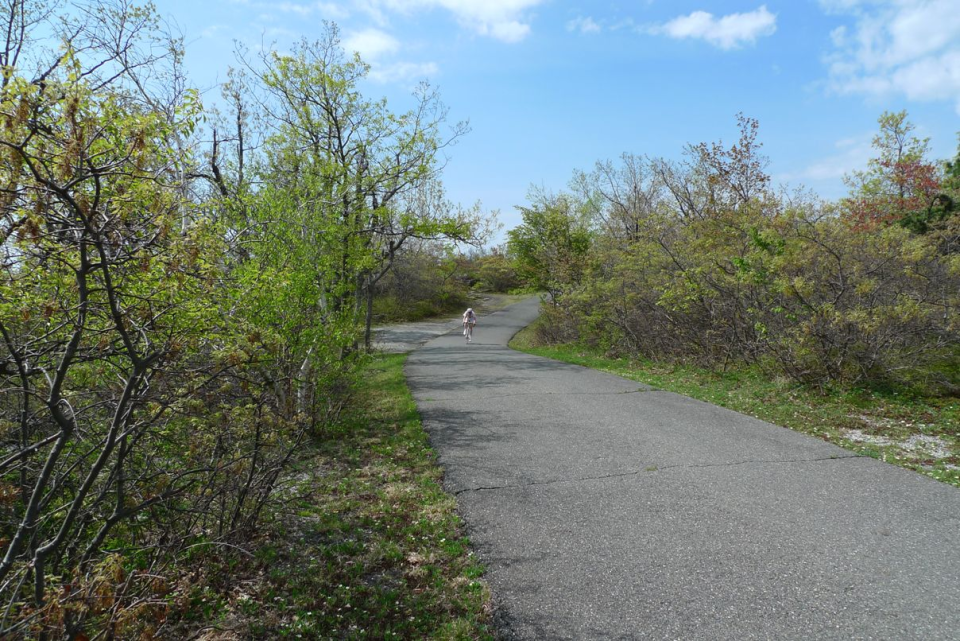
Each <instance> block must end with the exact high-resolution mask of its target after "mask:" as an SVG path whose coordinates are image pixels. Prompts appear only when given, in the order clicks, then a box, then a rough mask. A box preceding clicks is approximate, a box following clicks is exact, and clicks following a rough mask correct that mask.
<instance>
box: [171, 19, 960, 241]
mask: <svg viewBox="0 0 960 641" xmlns="http://www.w3.org/2000/svg"><path fill="white" fill-rule="evenodd" d="M156 4H157V9H158V10H159V12H160V13H161V14H162V15H164V16H165V17H166V18H167V19H168V20H169V21H171V22H172V23H174V24H175V25H176V26H177V28H178V29H179V30H180V31H181V32H182V33H183V35H184V37H185V39H186V41H187V66H188V68H189V70H190V75H191V77H192V79H193V81H194V83H196V84H197V85H199V86H200V87H201V88H202V89H205V90H207V91H206V93H205V96H206V100H207V101H214V100H215V99H216V96H217V95H218V90H217V89H216V83H217V82H218V81H222V80H223V79H224V78H225V77H226V70H227V68H228V67H229V66H230V65H232V64H235V63H234V62H233V56H232V51H233V42H234V41H235V40H236V41H240V42H243V43H245V44H247V45H248V46H251V47H254V48H255V47H257V46H259V45H260V44H261V43H262V42H267V43H270V42H275V43H276V46H277V47H278V48H280V49H283V48H284V47H285V46H286V45H287V44H289V43H290V42H291V41H292V40H293V39H297V38H299V37H301V36H305V37H307V38H315V37H317V36H318V34H319V33H320V32H321V30H322V21H323V20H332V21H334V22H336V23H337V24H338V25H339V26H340V29H341V32H342V35H343V42H344V45H345V47H346V48H348V49H351V50H358V51H360V53H361V55H362V56H363V57H364V59H365V60H366V61H367V62H370V63H371V65H372V72H371V76H370V78H369V80H368V83H367V85H366V86H365V87H364V91H365V93H366V94H367V95H368V96H369V97H371V98H377V97H380V96H386V97H387V98H388V100H389V101H390V103H391V104H392V105H393V106H394V108H395V109H396V110H403V109H404V108H405V107H407V106H409V104H410V103H409V94H410V90H411V88H412V87H413V86H414V85H415V84H416V82H417V81H419V80H421V79H427V80H429V81H430V82H431V84H433V85H435V86H436V87H438V88H439V90H440V93H441V94H442V97H443V100H444V102H445V103H446V104H447V105H448V107H449V108H450V116H449V117H450V120H451V121H455V120H469V121H470V124H471V128H472V131H471V133H469V134H468V135H467V136H465V137H464V138H462V139H461V140H460V142H459V143H458V144H457V145H456V146H455V147H454V148H453V149H452V150H450V152H449V155H450V161H449V164H448V165H447V168H446V171H445V183H446V185H447V190H448V194H449V196H450V197H451V198H453V199H454V200H456V201H459V202H461V203H463V204H464V205H470V204H472V203H473V202H474V201H476V200H480V201H482V203H483V205H484V208H486V209H499V210H500V212H501V214H500V220H501V222H503V223H504V224H505V226H506V227H507V228H509V227H512V226H514V225H516V224H517V223H518V222H519V214H518V213H517V212H516V210H515V209H514V207H515V206H516V205H522V204H524V203H525V202H526V194H527V191H528V188H529V186H530V185H531V184H534V185H538V186H542V187H545V188H546V189H548V190H560V189H563V188H564V187H565V186H566V183H567V181H568V180H569V178H570V176H571V174H572V172H573V170H574V169H589V168H590V167H591V166H592V165H593V164H594V163H595V162H596V161H597V160H605V159H612V158H616V157H617V156H619V155H620V154H621V153H623V152H631V153H637V154H649V155H652V156H662V157H667V158H678V157H679V156H680V154H681V152H682V149H683V146H684V145H685V144H686V143H698V142H706V141H716V140H723V141H724V142H733V141H734V140H735V139H736V137H737V132H736V120H735V115H736V114H737V113H738V112H743V113H744V114H745V115H747V116H750V117H753V118H756V119H758V120H759V122H760V139H761V141H762V142H763V143H764V151H765V153H766V154H767V155H768V156H769V157H770V160H771V164H770V167H769V171H770V173H771V174H772V175H773V176H774V179H775V180H776V181H777V182H782V183H787V184H789V185H792V186H798V185H800V184H803V185H805V186H807V187H809V188H811V189H813V190H815V191H816V192H817V193H819V194H820V195H822V196H824V197H826V198H836V197H839V196H841V195H843V194H844V193H845V188H844V186H843V183H842V176H843V175H844V173H847V172H850V171H851V170H855V169H860V168H863V167H864V165H865V163H866V160H867V159H868V158H869V157H870V155H871V150H870V139H871V137H872V136H873V135H874V133H875V131H876V120H877V118H878V116H879V115H880V114H881V113H882V112H883V111H884V110H899V109H907V110H908V111H909V112H910V119H911V121H912V122H913V123H914V124H915V125H916V126H917V132H918V134H920V135H921V136H923V137H929V138H930V139H931V141H930V142H931V149H932V151H933V154H932V155H933V156H934V157H936V158H947V157H952V156H953V155H954V154H955V153H956V150H957V132H958V131H960V0H767V1H766V2H756V1H753V2H751V1H749V0H742V1H741V0H737V1H727V0H722V1H714V0H673V1H669V2H668V1H667V0H633V1H626V0H621V1H612V2H584V1H575V0H320V1H316V0H314V1H310V0H288V1H284V2H271V1H269V0H202V1H200V0H193V1H190V2H188V1H186V0H157V2H156Z"/></svg>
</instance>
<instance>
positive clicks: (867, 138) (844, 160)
mask: <svg viewBox="0 0 960 641" xmlns="http://www.w3.org/2000/svg"><path fill="white" fill-rule="evenodd" d="M871 141H872V134H866V135H863V136H859V137H857V138H845V139H843V140H838V141H837V142H836V143H835V145H834V146H835V148H836V151H835V152H834V153H833V154H831V155H829V156H826V157H824V158H821V159H819V160H816V161H814V162H812V163H810V164H809V165H807V166H806V167H804V168H803V169H801V170H800V171H798V172H795V173H789V174H782V175H781V176H778V178H780V179H781V180H784V181H787V182H801V183H802V182H808V181H809V182H821V181H836V180H838V179H840V178H843V177H844V176H847V175H849V174H850V173H851V172H854V171H857V170H861V169H865V168H866V166H867V161H869V160H870V158H872V157H873V156H874V149H873V146H872V145H871Z"/></svg>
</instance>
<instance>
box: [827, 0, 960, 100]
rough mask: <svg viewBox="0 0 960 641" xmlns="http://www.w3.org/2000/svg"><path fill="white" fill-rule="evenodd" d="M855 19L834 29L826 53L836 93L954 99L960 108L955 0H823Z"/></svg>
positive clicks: (959, 17)
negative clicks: (830, 47) (848, 24)
mask: <svg viewBox="0 0 960 641" xmlns="http://www.w3.org/2000/svg"><path fill="white" fill-rule="evenodd" d="M820 4H821V6H822V7H823V8H824V9H825V10H826V11H827V12H828V13H831V14H835V15H844V16H848V17H850V18H852V24H851V28H849V29H848V28H847V26H841V27H838V28H836V29H834V30H833V31H832V32H831V34H830V35H831V39H832V41H833V45H834V49H833V51H831V52H830V53H829V54H828V55H827V56H826V57H825V62H826V64H827V66H828V69H829V77H830V82H829V86H830V88H831V89H832V90H833V91H835V92H837V93H861V94H871V95H879V96H883V95H891V94H902V95H904V96H906V97H907V98H908V99H910V100H917V101H932V100H951V101H953V102H954V104H955V106H956V109H957V113H960V7H958V5H957V1H956V0H821V1H820Z"/></svg>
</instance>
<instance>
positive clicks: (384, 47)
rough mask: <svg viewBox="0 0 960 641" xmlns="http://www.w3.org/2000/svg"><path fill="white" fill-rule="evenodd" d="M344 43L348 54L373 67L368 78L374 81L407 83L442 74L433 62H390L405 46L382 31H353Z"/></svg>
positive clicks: (373, 29) (374, 29) (371, 29)
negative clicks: (356, 56) (354, 55)
mask: <svg viewBox="0 0 960 641" xmlns="http://www.w3.org/2000/svg"><path fill="white" fill-rule="evenodd" d="M341 44H342V45H343V48H344V50H346V51H347V52H350V53H353V52H354V51H356V52H357V53H359V54H360V57H361V58H362V59H363V61H364V62H366V63H367V64H369V65H370V73H369V78H370V79H371V80H373V81H374V82H379V83H392V82H399V83H406V82H410V81H412V80H422V79H424V78H426V77H429V76H435V75H437V73H439V67H438V66H437V64H436V63H434V62H406V61H397V60H389V59H390V58H392V57H393V56H394V55H395V54H397V53H399V52H400V50H401V48H402V46H401V43H400V41H399V40H397V39H396V38H394V37H393V36H392V35H390V34H389V33H387V32H385V31H382V30H380V29H376V28H373V27H371V28H368V29H364V30H362V31H353V32H350V33H348V34H346V36H345V37H344V38H343V41H342V43H341Z"/></svg>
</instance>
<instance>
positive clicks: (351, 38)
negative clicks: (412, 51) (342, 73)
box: [342, 28, 400, 62]
mask: <svg viewBox="0 0 960 641" xmlns="http://www.w3.org/2000/svg"><path fill="white" fill-rule="evenodd" d="M342 45H343V48H344V50H346V51H347V52H350V53H353V52H354V51H356V52H358V53H359V54H360V57H361V58H363V59H364V60H365V61H367V62H371V61H374V60H379V59H381V58H382V57H383V56H389V55H392V54H394V53H396V52H397V51H399V50H400V41H399V40H397V39H396V38H394V37H393V36H391V35H390V34H389V33H386V32H385V31H380V30H379V29H374V28H370V29H364V30H363V31H354V32H352V33H349V34H347V35H346V36H345V37H344V38H343V42H342Z"/></svg>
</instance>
